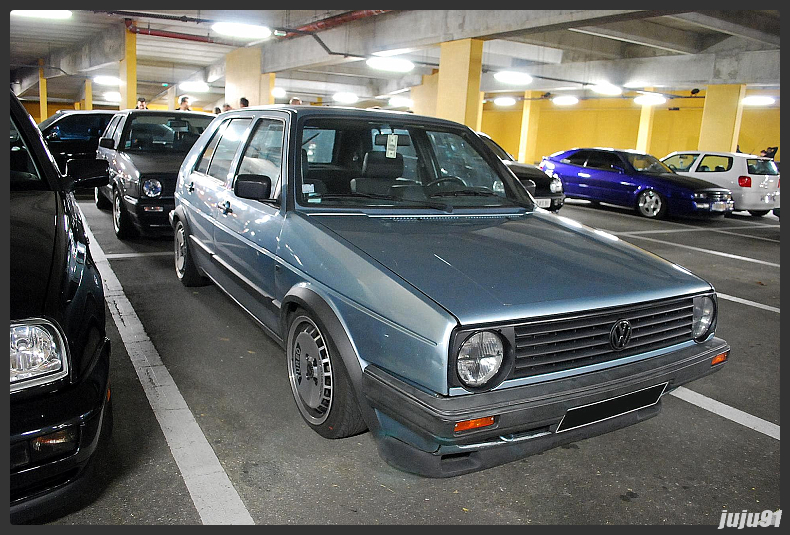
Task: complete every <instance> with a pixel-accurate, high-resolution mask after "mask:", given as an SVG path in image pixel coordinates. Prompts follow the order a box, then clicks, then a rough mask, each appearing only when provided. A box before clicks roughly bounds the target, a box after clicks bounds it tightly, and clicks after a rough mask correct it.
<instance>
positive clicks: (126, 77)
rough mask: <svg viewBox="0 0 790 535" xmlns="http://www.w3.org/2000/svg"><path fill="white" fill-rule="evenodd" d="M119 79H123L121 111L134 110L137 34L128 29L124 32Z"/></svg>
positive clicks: (120, 89)
mask: <svg viewBox="0 0 790 535" xmlns="http://www.w3.org/2000/svg"><path fill="white" fill-rule="evenodd" d="M118 78H120V79H121V85H120V87H119V88H118V90H119V91H120V93H121V102H120V103H119V104H118V107H119V109H122V110H124V109H129V108H134V107H135V106H137V34H136V33H134V32H130V31H129V30H128V29H127V30H126V31H125V32H124V55H123V59H122V60H121V62H120V68H119V76H118Z"/></svg>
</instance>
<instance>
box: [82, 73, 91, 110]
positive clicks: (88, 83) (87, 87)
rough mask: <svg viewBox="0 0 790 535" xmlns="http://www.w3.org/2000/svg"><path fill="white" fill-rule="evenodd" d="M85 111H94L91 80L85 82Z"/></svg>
mask: <svg viewBox="0 0 790 535" xmlns="http://www.w3.org/2000/svg"><path fill="white" fill-rule="evenodd" d="M82 109H84V110H92V109H93V82H92V81H91V80H90V79H86V80H85V99H84V102H83V108H82Z"/></svg>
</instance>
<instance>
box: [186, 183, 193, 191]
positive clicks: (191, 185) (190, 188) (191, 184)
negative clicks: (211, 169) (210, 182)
mask: <svg viewBox="0 0 790 535" xmlns="http://www.w3.org/2000/svg"><path fill="white" fill-rule="evenodd" d="M187 191H188V192H189V193H192V192H193V191H195V183H194V182H190V183H189V185H188V186H187Z"/></svg>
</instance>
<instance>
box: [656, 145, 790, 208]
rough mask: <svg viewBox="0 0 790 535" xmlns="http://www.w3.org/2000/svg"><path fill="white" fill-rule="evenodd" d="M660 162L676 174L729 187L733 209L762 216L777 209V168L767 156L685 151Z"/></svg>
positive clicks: (670, 155) (673, 154)
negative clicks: (733, 203) (733, 204)
mask: <svg viewBox="0 0 790 535" xmlns="http://www.w3.org/2000/svg"><path fill="white" fill-rule="evenodd" d="M661 161H662V162H664V163H665V164H666V165H667V166H669V167H670V168H671V169H672V170H674V171H675V172H676V173H679V174H681V175H687V176H692V177H695V178H701V179H703V180H707V181H708V182H713V183H714V184H716V185H717V186H722V187H724V188H727V189H729V190H730V191H732V200H733V201H734V202H735V210H748V211H749V213H750V214H752V215H754V216H764V215H766V214H767V213H768V212H770V211H771V210H773V209H778V208H779V169H778V168H777V166H776V163H774V161H773V160H771V159H770V158H765V157H762V156H755V155H754V154H745V153H742V152H712V151H695V150H687V151H676V152H673V153H671V154H668V155H667V156H664V157H663V158H662V159H661ZM777 212H778V210H777Z"/></svg>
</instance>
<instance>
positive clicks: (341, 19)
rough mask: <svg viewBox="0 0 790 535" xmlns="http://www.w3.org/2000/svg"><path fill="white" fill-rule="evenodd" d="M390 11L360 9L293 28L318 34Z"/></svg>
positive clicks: (288, 35) (292, 35) (291, 34)
mask: <svg viewBox="0 0 790 535" xmlns="http://www.w3.org/2000/svg"><path fill="white" fill-rule="evenodd" d="M390 11H393V10H392V9H358V10H356V11H349V12H348V13H343V14H342V15H335V16H334V17H329V18H326V19H322V20H317V21H315V22H311V23H310V24H305V25H304V26H299V27H298V28H293V29H294V30H299V31H301V32H318V31H322V30H328V29H330V28H334V27H336V26H340V25H341V24H345V23H346V22H352V21H355V20H359V19H364V18H367V17H373V16H375V15H381V14H382V13H389V12H390ZM297 35H300V34H298V33H293V32H290V33H287V34H286V35H285V36H284V37H283V39H288V38H290V37H296V36H297Z"/></svg>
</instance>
